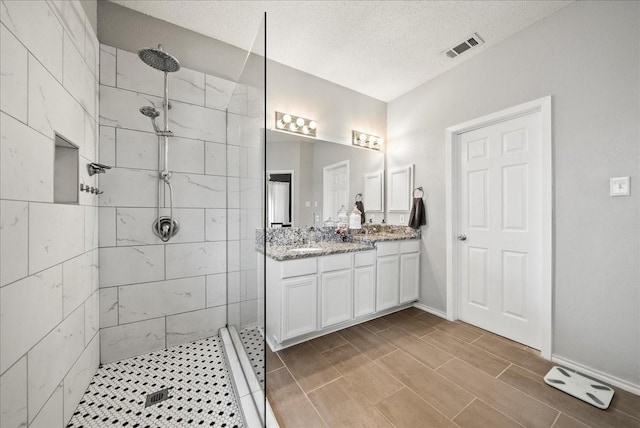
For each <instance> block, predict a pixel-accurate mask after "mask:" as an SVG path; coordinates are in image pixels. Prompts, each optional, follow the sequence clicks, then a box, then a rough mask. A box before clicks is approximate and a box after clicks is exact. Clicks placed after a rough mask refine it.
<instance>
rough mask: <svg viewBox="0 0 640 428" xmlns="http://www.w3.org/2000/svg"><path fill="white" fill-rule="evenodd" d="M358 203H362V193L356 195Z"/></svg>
mask: <svg viewBox="0 0 640 428" xmlns="http://www.w3.org/2000/svg"><path fill="white" fill-rule="evenodd" d="M356 202H362V193H356Z"/></svg>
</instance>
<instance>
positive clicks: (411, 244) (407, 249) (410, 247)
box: [400, 239, 420, 253]
mask: <svg viewBox="0 0 640 428" xmlns="http://www.w3.org/2000/svg"><path fill="white" fill-rule="evenodd" d="M418 251H420V240H419V239H412V240H411V241H402V242H401V243H400V252H401V253H417V252H418Z"/></svg>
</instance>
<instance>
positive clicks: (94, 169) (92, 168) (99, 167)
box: [87, 162, 111, 177]
mask: <svg viewBox="0 0 640 428" xmlns="http://www.w3.org/2000/svg"><path fill="white" fill-rule="evenodd" d="M108 169H111V167H110V166H109V165H104V164H101V163H97V162H92V163H89V164H87V171H89V177H91V176H92V175H95V174H104V173H105V172H107V170H108Z"/></svg>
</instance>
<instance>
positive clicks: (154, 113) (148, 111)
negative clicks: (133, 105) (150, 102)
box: [140, 106, 160, 119]
mask: <svg viewBox="0 0 640 428" xmlns="http://www.w3.org/2000/svg"><path fill="white" fill-rule="evenodd" d="M140 113H142V114H144V115H145V116H147V117H150V118H151V119H155V118H156V117H158V116H160V112H159V111H158V109H156V108H155V107H151V106H144V107H140Z"/></svg>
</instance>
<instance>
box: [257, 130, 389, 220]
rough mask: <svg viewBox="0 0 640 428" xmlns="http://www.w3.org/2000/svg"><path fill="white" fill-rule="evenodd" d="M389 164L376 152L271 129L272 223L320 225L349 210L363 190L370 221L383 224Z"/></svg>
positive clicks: (269, 165)
mask: <svg viewBox="0 0 640 428" xmlns="http://www.w3.org/2000/svg"><path fill="white" fill-rule="evenodd" d="M384 166H385V165H384V153H382V152H379V151H376V150H369V149H363V148H360V147H355V146H347V145H344V144H338V143H332V142H329V141H323V140H318V139H315V138H307V137H304V136H300V135H293V134H288V133H285V132H279V131H272V130H269V131H267V171H268V174H269V177H268V180H269V181H268V186H267V189H268V190H267V198H268V201H267V206H268V207H269V214H268V215H269V219H268V221H267V226H273V227H287V226H320V225H322V224H323V223H324V221H325V220H327V217H332V218H336V217H337V210H338V209H339V208H340V207H339V206H340V205H345V208H346V209H347V211H349V212H350V211H351V210H352V209H353V206H354V203H355V201H356V195H358V194H360V195H361V198H362V203H363V206H364V210H365V215H366V218H367V220H369V219H371V218H372V219H373V222H374V223H380V222H381V221H382V219H383V218H384V193H383V189H384V181H383V177H384ZM271 177H273V178H271ZM376 177H377V178H376ZM287 179H289V181H287ZM272 183H273V184H272ZM336 206H337V208H336ZM287 207H290V215H289V217H287V213H288V208H287ZM333 211H336V212H333ZM280 220H282V221H280ZM272 223H273V225H272ZM280 223H282V224H280Z"/></svg>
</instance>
